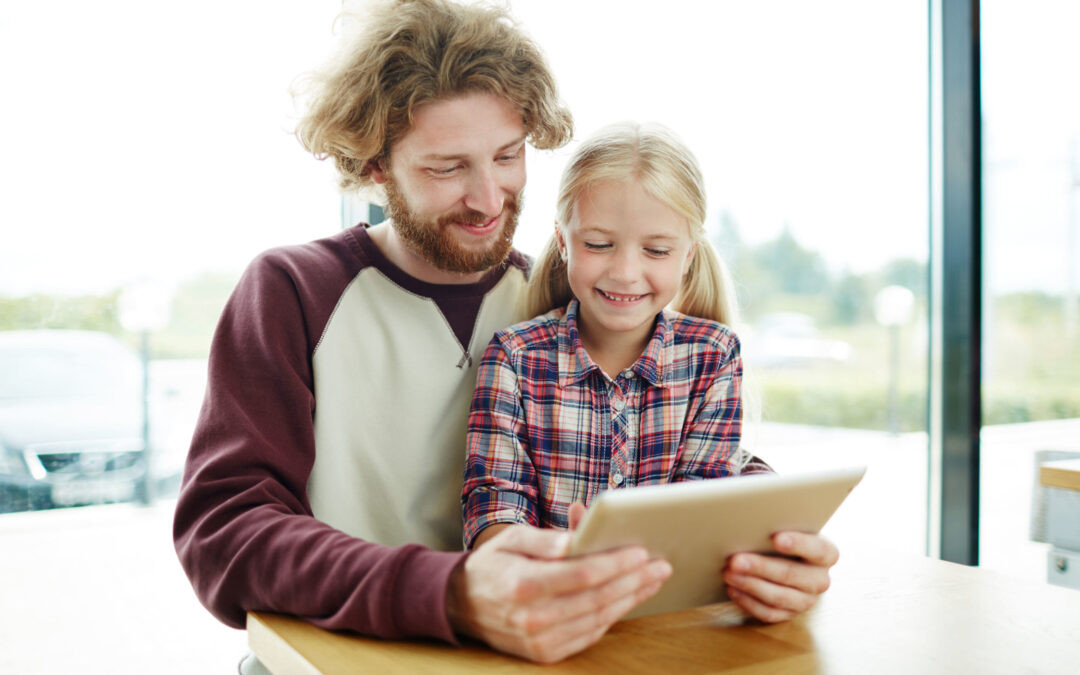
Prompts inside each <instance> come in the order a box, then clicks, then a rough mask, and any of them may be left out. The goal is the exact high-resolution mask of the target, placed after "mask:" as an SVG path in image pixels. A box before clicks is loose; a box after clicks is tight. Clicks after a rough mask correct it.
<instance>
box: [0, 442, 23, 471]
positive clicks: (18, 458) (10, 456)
mask: <svg viewBox="0 0 1080 675" xmlns="http://www.w3.org/2000/svg"><path fill="white" fill-rule="evenodd" d="M28 473H30V469H29V467H27V466H26V460H25V459H23V456H22V454H21V453H18V452H16V451H15V450H13V449H11V448H8V447H6V446H5V445H4V444H3V443H0V474H17V475H23V476H25V475H26V474H28Z"/></svg>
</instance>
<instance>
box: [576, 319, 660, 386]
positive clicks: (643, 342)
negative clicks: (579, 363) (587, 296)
mask: <svg viewBox="0 0 1080 675" xmlns="http://www.w3.org/2000/svg"><path fill="white" fill-rule="evenodd" d="M597 333H598V331H594V330H592V329H591V328H590V326H589V325H588V322H587V321H586V320H585V319H584V317H582V316H581V315H578V336H579V337H580V338H581V345H582V346H583V347H584V348H585V352H586V353H587V354H588V355H589V358H591V359H592V360H593V361H595V362H596V365H598V366H600V369H601V370H603V371H604V373H605V374H607V376H608V377H610V378H612V379H614V378H615V377H616V376H618V374H619V373H621V372H622V371H624V370H626V369H627V368H629V367H630V366H632V365H634V363H635V362H637V360H638V359H639V358H640V357H641V355H642V353H643V352H644V351H645V347H646V346H648V344H649V340H650V339H651V338H652V334H653V325H651V324H650V325H649V326H648V328H647V330H645V331H641V332H638V331H634V332H619V333H612V332H607V331H603V332H599V333H600V334H597Z"/></svg>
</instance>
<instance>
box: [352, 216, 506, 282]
mask: <svg viewBox="0 0 1080 675" xmlns="http://www.w3.org/2000/svg"><path fill="white" fill-rule="evenodd" d="M368 234H369V235H370V236H371V240H372V241H373V242H375V245H376V246H378V247H379V250H380V251H382V254H383V255H384V256H386V258H387V259H388V260H389V261H390V262H392V263H394V264H395V265H397V266H398V267H400V268H401V269H402V271H404V272H405V273H406V274H408V275H409V276H412V277H415V278H417V279H419V280H420V281H425V282H427V283H429V284H475V283H476V282H478V281H480V280H481V279H483V278H484V275H485V274H487V270H484V271H481V272H469V273H465V274H462V273H458V272H447V271H446V270H442V269H439V268H438V267H435V265H433V264H431V262H429V261H428V260H426V259H425V258H423V257H422V256H420V255H419V254H418V253H417V252H416V251H414V250H412V249H411V248H409V247H408V245H406V244H405V242H404V241H402V239H401V237H399V236H398V234H397V231H396V230H395V229H394V228H393V227H392V226H391V225H390V221H384V222H382V223H379V224H378V225H374V226H372V227H369V228H368Z"/></svg>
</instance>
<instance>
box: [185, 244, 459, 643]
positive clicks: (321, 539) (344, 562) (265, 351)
mask: <svg viewBox="0 0 1080 675" xmlns="http://www.w3.org/2000/svg"><path fill="white" fill-rule="evenodd" d="M309 246H310V245H309ZM298 255H299V254H298ZM304 255H308V256H309V257H313V259H308V260H306V261H305V260H303V259H297V257H296V256H290V255H285V254H282V253H280V252H278V253H276V254H275V253H274V252H271V253H268V254H264V255H263V256H261V257H260V258H258V259H257V260H256V261H255V262H254V263H252V265H251V267H249V269H248V270H247V271H246V272H245V274H244V276H243V277H242V279H241V281H240V283H239V285H238V286H237V289H236V291H234V293H233V295H232V297H231V298H230V300H229V302H228V304H227V306H226V308H225V311H224V313H223V315H222V318H221V321H220V322H219V325H218V328H217V331H216V333H215V335H214V340H213V344H212V346H211V352H210V360H209V372H208V381H207V390H206V397H205V400H204V402H203V407H202V411H201V413H200V416H199V421H198V424H197V427H196V429H195V433H194V436H193V438H192V445H191V449H190V452H189V454H188V458H187V464H186V466H185V470H184V479H183V483H182V486H181V490H180V495H179V499H178V502H177V506H176V513H175V517H174V523H173V537H174V543H175V546H176V551H177V554H178V556H179V558H180V563H181V565H182V566H183V568H184V571H185V572H186V573H187V575H188V577H189V579H190V581H191V583H192V586H193V587H194V589H195V592H196V594H197V595H198V597H199V600H200V601H201V602H202V603H203V604H204V605H205V606H206V607H207V608H208V609H209V610H210V611H211V612H212V613H213V614H214V615H215V616H216V617H217V618H218V619H220V620H221V621H223V622H224V623H226V624H228V625H230V626H233V627H237V628H240V627H243V626H244V623H245V613H246V612H247V611H271V612H280V613H284V614H290V615H294V616H297V617H300V618H303V619H305V620H307V621H309V622H311V623H313V624H315V625H318V626H321V627H324V628H328V629H334V630H351V631H356V632H359V633H362V634H366V635H373V636H378V637H385V638H404V637H431V638H437V639H442V640H446V641H451V642H453V641H454V635H453V632H452V630H451V628H450V625H449V622H448V620H447V617H446V607H445V599H446V590H447V586H448V584H449V579H450V575H451V573H452V572H453V570H454V568H455V567H456V566H457V565H458V564H460V563H461V562H462V561H463V560H464V557H465V555H467V554H465V553H459V552H449V553H448V552H438V551H432V550H430V549H427V548H425V547H423V546H420V545H416V544H409V545H404V546H399V547H394V548H391V547H386V546H381V545H378V544H375V543H372V542H367V541H363V540H360V539H357V538H355V537H352V536H349V535H347V534H345V533H343V532H341V531H339V530H336V529H334V528H332V527H330V526H329V525H327V524H325V523H323V522H320V521H319V520H317V519H316V518H315V517H314V516H313V515H312V510H311V506H310V503H309V500H308V496H307V482H308V477H309V475H310V473H311V469H312V466H313V464H314V461H315V441H314V421H313V415H314V411H315V403H316V402H315V398H314V394H313V374H312V365H311V355H312V353H313V350H314V348H315V346H316V344H317V342H318V336H319V335H320V334H321V333H322V330H323V328H324V327H325V325H326V323H327V321H328V320H329V317H330V315H331V313H332V311H333V305H334V303H336V301H337V298H339V297H340V295H341V292H342V291H343V289H344V287H345V285H347V283H348V279H349V278H351V276H354V275H355V270H351V271H350V270H344V271H341V273H340V274H339V273H337V272H335V271H334V270H341V269H342V268H343V265H342V263H341V259H342V256H341V255H339V254H335V252H333V251H327V250H325V248H324V249H308V250H307V251H306V252H304ZM300 257H301V258H302V256H300ZM323 258H325V259H323ZM301 263H303V264H301ZM305 270H307V272H306V274H307V276H305Z"/></svg>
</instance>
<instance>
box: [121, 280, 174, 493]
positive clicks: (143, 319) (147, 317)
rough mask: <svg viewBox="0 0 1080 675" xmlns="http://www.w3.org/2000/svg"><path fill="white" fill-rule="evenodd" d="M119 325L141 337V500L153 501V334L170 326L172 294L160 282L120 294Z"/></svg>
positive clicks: (126, 289)
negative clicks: (151, 362) (151, 385)
mask: <svg viewBox="0 0 1080 675" xmlns="http://www.w3.org/2000/svg"><path fill="white" fill-rule="evenodd" d="M118 304H119V313H120V324H121V325H122V326H123V327H124V329H125V330H127V331H129V332H131V333H137V334H138V335H139V354H140V360H141V361H142V441H143V443H142V445H143V455H142V456H143V474H142V482H141V485H140V489H139V493H140V495H139V496H140V501H142V503H143V504H146V505H150V504H152V503H153V501H154V492H155V490H154V475H153V470H152V469H153V444H152V443H151V441H150V435H151V434H150V333H151V332H152V331H155V330H161V329H162V328H164V327H165V326H166V325H168V323H169V314H170V304H171V293H170V291H169V290H168V289H167V288H166V287H164V286H162V285H160V284H157V283H153V282H147V281H143V282H139V283H136V284H133V285H131V286H128V287H127V288H125V289H124V291H123V292H122V293H121V294H120V299H119V303H118Z"/></svg>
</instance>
